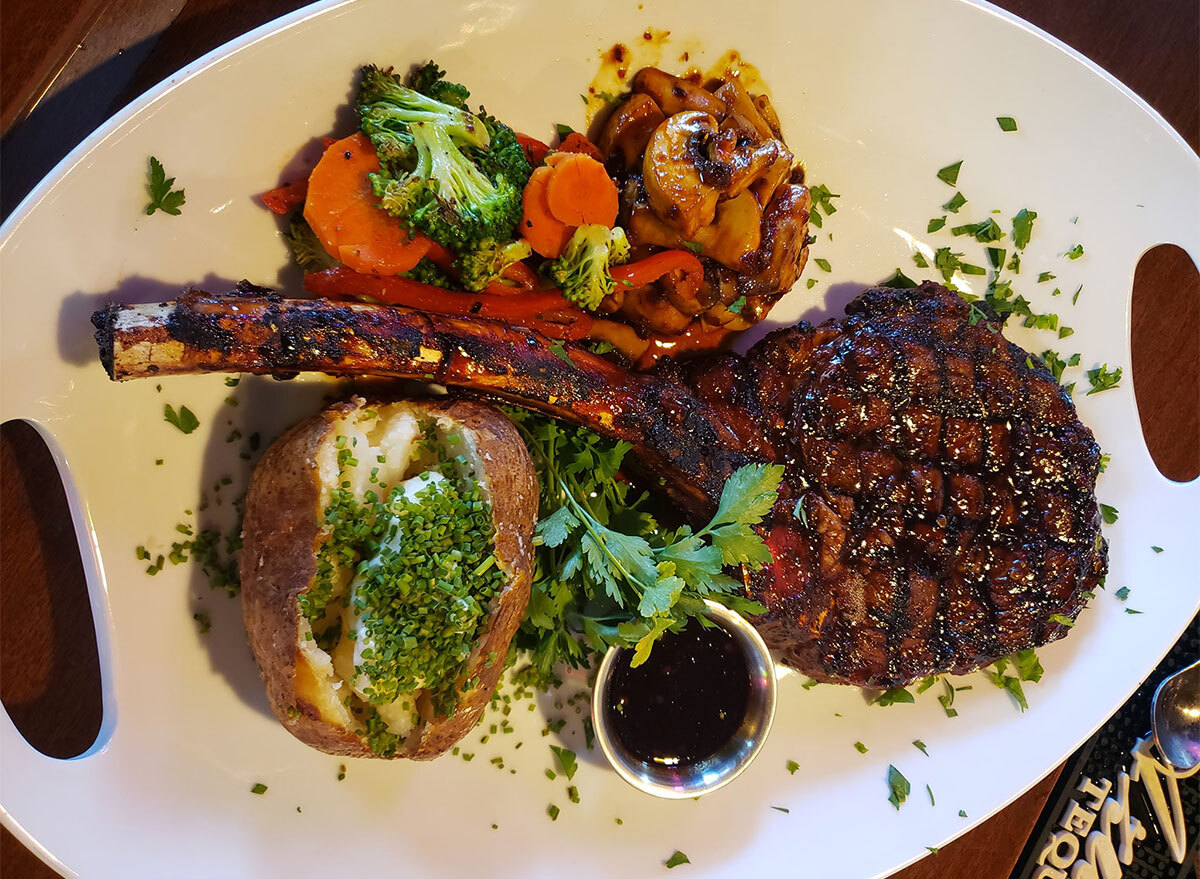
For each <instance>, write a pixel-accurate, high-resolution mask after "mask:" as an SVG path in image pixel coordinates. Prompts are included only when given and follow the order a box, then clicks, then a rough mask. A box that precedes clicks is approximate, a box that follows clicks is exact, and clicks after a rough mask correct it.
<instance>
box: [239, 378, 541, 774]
mask: <svg viewBox="0 0 1200 879" xmlns="http://www.w3.org/2000/svg"><path fill="white" fill-rule="evenodd" d="M537 506H538V487H537V475H536V473H535V471H534V468H533V464H532V462H531V461H530V458H529V453H528V451H527V450H526V448H525V444H524V442H523V441H522V440H521V437H520V435H519V434H518V433H517V430H516V428H515V427H514V426H513V424H512V423H511V422H510V421H509V420H508V419H507V418H506V417H505V416H504V415H503V414H501V413H500V412H498V411H497V410H495V409H493V408H491V407H488V406H485V405H483V404H480V403H474V402H469V401H463V400H452V399H450V398H445V397H441V398H427V399H420V400H404V401H399V402H392V403H381V404H377V405H368V403H367V402H366V401H365V400H363V399H362V398H357V397H356V398H353V399H351V400H349V401H347V402H343V403H338V404H335V405H333V406H331V407H329V408H328V409H326V410H324V411H323V412H321V413H320V414H319V415H316V416H314V417H313V418H310V419H308V420H307V421H304V422H303V423H301V424H299V425H297V426H296V427H294V428H292V429H291V430H290V431H288V432H287V433H286V434H284V435H283V436H282V437H280V438H279V439H278V440H277V441H276V442H275V443H274V444H273V445H272V446H271V447H270V448H269V449H268V450H267V452H266V454H265V455H264V456H263V458H262V461H261V462H260V463H259V464H258V466H257V467H256V469H255V471H254V475H253V477H252V479H251V482H250V489H249V492H248V494H247V496H246V509H245V520H244V529H243V540H244V544H243V549H242V557H241V576H242V597H243V605H244V611H245V619H246V630H247V633H248V634H249V638H250V646H251V648H252V649H253V651H254V655H255V658H256V659H257V661H258V665H259V668H260V671H261V674H262V677H263V681H264V682H265V684H266V689H267V696H268V698H269V700H270V703H271V708H272V710H273V711H274V712H275V715H276V716H277V717H278V718H279V720H280V722H282V723H283V725H284V726H285V727H287V729H288V730H289V731H290V732H291V733H292V734H293V735H295V736H296V737H297V738H299V739H300V740H301V741H303V742H305V743H306V744H309V745H312V746H313V747H315V748H319V749H320V750H322V751H327V752H329V753H331V754H339V755H345V756H357V757H409V758H412V759H417V760H427V759H432V758H434V757H437V756H438V755H439V754H442V753H443V752H445V751H446V750H448V749H449V748H450V747H451V746H452V745H453V744H454V743H455V742H456V741H458V740H459V739H461V738H462V737H463V736H464V735H466V734H467V732H469V731H470V730H471V728H472V727H473V726H474V725H475V724H476V722H477V721H478V720H479V717H480V715H481V714H482V712H483V710H484V708H485V707H486V706H487V703H488V701H489V699H490V698H491V695H492V692H493V691H494V690H495V688H496V684H497V682H498V681H499V678H500V675H501V673H502V671H503V668H504V664H505V657H506V656H507V653H508V648H509V642H510V641H511V639H512V637H513V635H514V634H515V632H516V630H517V627H518V626H519V625H520V622H521V618H522V616H523V614H524V612H525V606H526V604H527V603H528V601H529V588H530V578H531V565H532V558H533V545H532V536H533V529H534V525H535V524H536V520H537Z"/></svg>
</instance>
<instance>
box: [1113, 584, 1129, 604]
mask: <svg viewBox="0 0 1200 879" xmlns="http://www.w3.org/2000/svg"><path fill="white" fill-rule="evenodd" d="M1113 595H1115V596H1117V600H1118V601H1124V600H1125V599H1126V598H1128V597H1129V587H1128V586H1122V587H1121V588H1120V589H1118V590H1117V591H1116V592H1114V593H1113Z"/></svg>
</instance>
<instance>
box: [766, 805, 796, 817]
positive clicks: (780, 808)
mask: <svg viewBox="0 0 1200 879" xmlns="http://www.w3.org/2000/svg"><path fill="white" fill-rule="evenodd" d="M771 808H772V809H774V810H775V811H776V812H783V813H784V814H785V815H790V814H791V812H792V810H791V809H789V808H788V807H787V806H772V807H771Z"/></svg>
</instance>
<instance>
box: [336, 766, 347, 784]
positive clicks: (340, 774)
mask: <svg viewBox="0 0 1200 879" xmlns="http://www.w3.org/2000/svg"><path fill="white" fill-rule="evenodd" d="M337 780H338V781H345V780H346V764H345V763H341V764H339V765H338V771H337Z"/></svg>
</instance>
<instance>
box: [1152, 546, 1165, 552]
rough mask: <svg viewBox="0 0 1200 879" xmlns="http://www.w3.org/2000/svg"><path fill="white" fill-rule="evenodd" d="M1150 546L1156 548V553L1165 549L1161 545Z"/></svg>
mask: <svg viewBox="0 0 1200 879" xmlns="http://www.w3.org/2000/svg"><path fill="white" fill-rule="evenodd" d="M1150 548H1151V549H1152V550H1154V551H1155V552H1156V553H1157V552H1162V551H1163V548H1162V547H1161V546H1152V547H1150Z"/></svg>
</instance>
